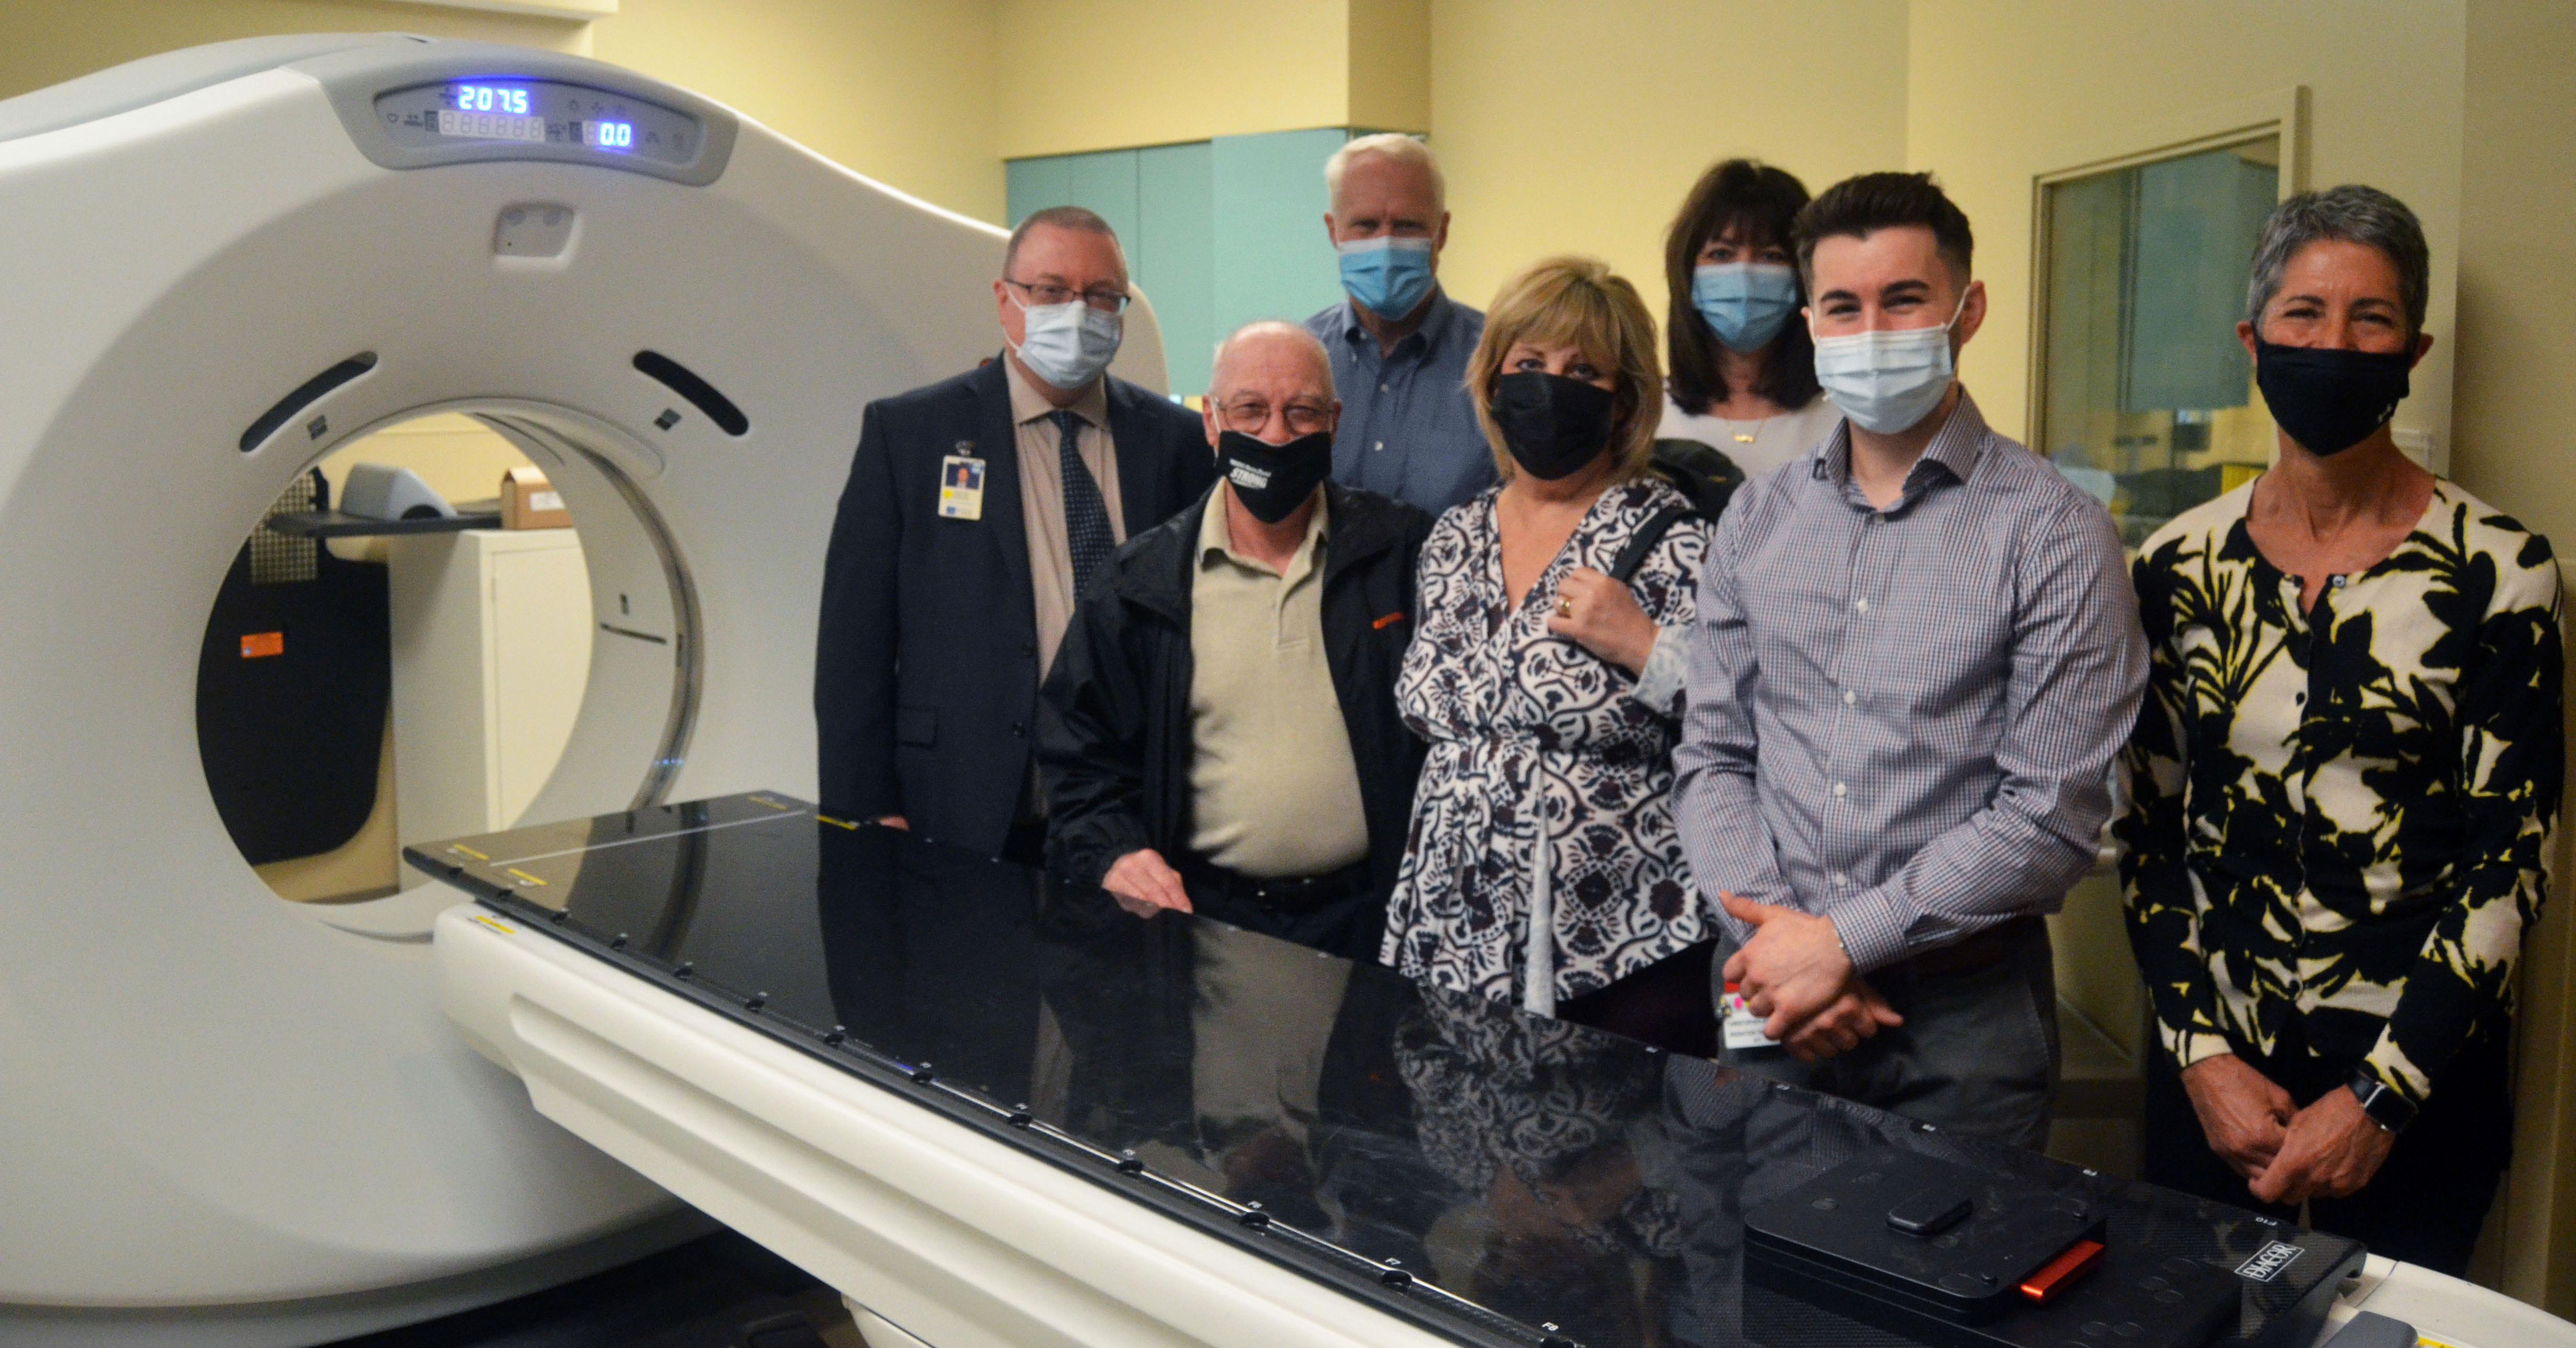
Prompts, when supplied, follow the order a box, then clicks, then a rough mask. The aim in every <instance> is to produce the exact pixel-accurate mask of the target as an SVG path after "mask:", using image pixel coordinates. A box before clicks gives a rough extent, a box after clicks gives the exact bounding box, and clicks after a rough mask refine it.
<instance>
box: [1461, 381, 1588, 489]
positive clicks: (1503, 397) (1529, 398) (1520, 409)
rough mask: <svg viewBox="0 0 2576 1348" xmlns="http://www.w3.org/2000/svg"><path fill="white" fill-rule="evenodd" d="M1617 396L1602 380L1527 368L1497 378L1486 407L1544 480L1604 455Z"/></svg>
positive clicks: (1518, 457)
mask: <svg viewBox="0 0 2576 1348" xmlns="http://www.w3.org/2000/svg"><path fill="white" fill-rule="evenodd" d="M1617 401H1618V399H1617V396H1616V395H1615V394H1613V393H1611V392H1610V390H1608V389H1606V388H1602V387H1600V386H1599V385H1597V384H1587V383H1585V382H1583V381H1582V380H1580V379H1568V378H1566V377H1565V376H1563V375H1560V374H1546V373H1543V372H1541V371H1537V370H1526V371H1521V372H1519V373H1515V374H1507V375H1504V376H1503V377H1502V378H1500V379H1497V380H1495V381H1494V401H1493V403H1492V404H1491V405H1490V406H1489V407H1488V408H1487V409H1486V410H1487V411H1488V412H1490V413H1491V414H1492V416H1493V418H1494V425H1495V427H1496V428H1498V429H1499V430H1501V431H1502V433H1503V447H1504V448H1506V449H1508V450H1510V451H1511V452H1512V461H1513V462H1514V463H1517V464H1519V465H1520V466H1521V467H1522V468H1524V469H1526V470H1528V472H1529V475H1530V476H1532V477H1534V478H1537V479H1539V480H1540V481H1542V482H1553V481H1555V480H1556V479H1558V478H1561V477H1565V476H1567V475H1569V474H1571V473H1574V472H1576V471H1577V470H1579V469H1581V468H1582V467H1583V465H1585V464H1587V463H1590V462H1592V461H1593V460H1594V459H1595V458H1597V457H1599V456H1600V454H1601V450H1602V448H1603V447H1604V446H1606V445H1608V444H1609V443H1610V418H1611V412H1612V410H1613V405H1614V404H1615V403H1616V402H1617Z"/></svg>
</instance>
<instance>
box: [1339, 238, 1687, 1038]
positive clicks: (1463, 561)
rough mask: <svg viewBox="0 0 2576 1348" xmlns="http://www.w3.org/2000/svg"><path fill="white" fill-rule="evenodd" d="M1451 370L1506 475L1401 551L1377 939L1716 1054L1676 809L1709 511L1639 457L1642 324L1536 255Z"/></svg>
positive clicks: (1590, 268) (1643, 446)
mask: <svg viewBox="0 0 2576 1348" xmlns="http://www.w3.org/2000/svg"><path fill="white" fill-rule="evenodd" d="M1467 391H1468V396H1469V398H1470V400H1471V401H1472V402H1473V403H1474V404H1475V407H1476V413H1477V419H1478V421H1479V423H1480V424H1481V425H1482V426H1483V428H1484V432H1485V438H1486V440H1487V441H1488V442H1489V443H1490V444H1491V445H1492V447H1493V452H1494V461H1495V466H1496V468H1497V470H1498V471H1499V472H1500V474H1501V477H1502V481H1501V482H1500V483H1499V484H1497V485H1496V486H1493V487H1490V488H1487V489H1486V490H1485V491H1484V492H1482V493H1480V494H1478V495H1477V496H1475V497H1473V498H1470V499H1469V500H1467V501H1465V502H1463V503H1461V504H1459V505H1457V506H1454V507H1452V508H1451V509H1450V510H1449V511H1448V512H1447V513H1446V514H1443V515H1442V516H1441V517H1440V520H1439V522H1438V523H1437V524H1435V525H1434V526H1433V527H1432V531H1431V537H1430V539H1429V540H1428V541H1427V542H1426V543H1425V544H1424V545H1423V549H1422V562H1421V570H1420V576H1419V580H1418V582H1417V587H1418V593H1419V598H1418V600H1417V603H1418V606H1419V609H1420V612H1419V615H1418V618H1417V625H1416V631H1415V636H1414V640H1413V644H1412V646H1411V647H1410V648H1409V649H1408V650H1407V651H1406V653H1405V658H1404V668H1403V672H1402V673H1401V674H1400V675H1399V677H1398V679H1397V682H1396V704H1397V709H1398V710H1399V711H1400V712H1401V713H1402V715H1403V717H1404V720H1405V724H1407V725H1408V726H1410V727H1411V728H1412V729H1413V731H1414V733H1415V734H1418V735H1420V736H1422V737H1423V738H1424V739H1425V740H1427V741H1429V743H1430V746H1431V750H1430V758H1429V761H1428V762H1427V764H1426V765H1425V766H1424V768H1423V772H1422V779H1421V785H1420V786H1419V787H1418V788H1417V789H1416V791H1415V793H1414V800H1413V823H1412V828H1411V831H1410V835H1409V837H1408V839H1407V845H1406V850H1405V858H1404V865H1403V869H1402V871H1401V872H1400V874H1399V875H1398V878H1397V880H1396V886H1395V894H1394V897H1393V899H1392V901H1391V903H1390V905H1389V908H1388V912H1387V938H1386V946H1385V958H1386V960H1387V962H1388V963H1390V964H1393V965H1394V966H1396V967H1397V968H1398V969H1399V970H1401V971H1403V972H1404V973H1406V974H1408V975H1411V976H1412V977H1415V978H1417V979H1421V980H1422V981H1425V982H1428V983H1430V984H1432V985H1434V986H1437V987H1445V988H1453V989H1457V990H1459V991H1467V992H1477V993H1482V994H1484V995H1486V996H1489V997H1493V998H1496V999H1499V1000H1504V1001H1510V1002H1515V1003H1517V1004H1519V1005H1521V1006H1523V1007H1525V1008H1527V1009H1530V1010H1533V1011H1537V1012H1539V1013H1540V1014H1543V1015H1555V1016H1558V1017H1560V1018H1563V1019H1567V1020H1573V1021H1578V1022H1580V1023H1585V1024H1593V1025H1599V1026H1601V1027H1603V1028H1605V1029H1612V1030H1616V1031H1618V1032H1620V1033H1623V1034H1627V1035H1630V1036H1632V1037H1635V1038H1639V1039H1644V1040H1646V1041H1647V1042H1650V1043H1658V1044H1662V1045H1663V1046H1665V1047H1667V1048H1671V1049H1673V1050H1675V1051H1677V1052H1689V1053H1697V1054H1702V1055H1706V1054H1710V1053H1713V1052H1714V1051H1715V1042H1714V1041H1715V1033H1716V1023H1715V1018H1714V1015H1713V1012H1712V1008H1711V1005H1710V1001H1709V996H1708V964H1709V959H1708V957H1709V951H1710V946H1709V941H1710V939H1711V938H1712V936H1713V935H1714V928H1713V927H1712V926H1711V925H1710V923H1709V921H1708V918H1707V915H1706V912H1705V910H1704V908H1703V906H1702V904H1701V901H1700V897H1699V894H1698V892H1697V891H1696V890H1695V889H1694V888H1693V887H1692V885H1691V881H1690V873H1689V867H1688V863H1687V862H1685V861H1684V860H1683V856H1682V848H1681V843H1680V840H1679V839H1678V838H1677V837H1676V836H1675V834H1674V831H1673V820H1672V809H1671V793H1672V785H1673V773H1672V748H1673V742H1674V738H1675V735H1676V733H1677V729H1678V718H1679V716H1680V713H1681V702H1682V641H1683V639H1684V636H1685V633H1686V631H1687V629H1688V627H1689V625H1690V621H1691V617H1692V614H1693V612H1694V606H1695V600H1696V595H1697V591H1698V586H1699V567H1700V559H1701V558H1702V557H1703V556H1704V555H1706V553H1707V550H1708V540H1709V526H1708V524H1707V522H1706V521H1704V520H1702V519H1700V518H1698V517H1697V516H1696V515H1689V514H1686V513H1685V512H1686V511H1687V510H1688V507H1689V505H1690V502H1689V501H1688V500H1687V499H1686V498H1685V497H1684V496H1683V495H1682V494H1681V492H1680V491H1678V490H1676V489H1675V488H1674V487H1673V486H1672V485H1671V484H1669V483H1667V482H1666V481H1665V480H1664V479H1663V478H1662V477H1660V476H1659V475H1657V474H1655V473H1654V472H1652V471H1649V469H1648V466H1647V456H1648V454H1649V452H1650V451H1651V449H1652V447H1653V444H1654V432H1655V422H1656V418H1657V416H1658V414H1659V413H1660V411H1661V407H1662V399H1663V381H1662V375H1661V372H1660V371H1659V370H1658V369H1657V367H1656V360H1655V323H1654V319H1653V318H1652V317H1651V316H1649V315H1648V313H1647V310H1646V306H1645V303H1644V302H1643V301H1642V300H1640V299H1639V298H1638V296H1637V290H1636V287H1634V286H1632V285H1630V284H1629V283H1628V282H1627V281H1625V280H1623V279H1621V278H1620V277H1618V276H1616V275H1614V274H1612V273H1611V271H1610V269H1609V267H1608V266H1606V265H1604V264H1603V263H1601V262H1598V261H1596V260H1593V259H1591V258H1582V257H1554V258H1548V259H1546V260H1544V261H1541V262H1539V263H1537V264H1535V265H1533V266H1531V267H1530V268H1529V269H1528V270H1526V271H1523V272H1522V273H1520V274H1519V275H1518V276H1515V277H1513V278H1512V279H1511V280H1510V281H1509V282H1507V283H1505V284H1504V286H1503V289H1502V292H1501V293H1500V294H1498V295H1497V296H1495V298H1494V303H1493V307H1492V308H1491V309H1490V310H1489V311H1488V312H1487V314H1486V317H1485V332H1484V337H1483V339H1482V340H1481V341H1480V342H1479V343H1478V344H1477V347H1476V352H1475V355H1474V356H1473V357H1472V358H1471V359H1470V361H1469V362H1468V369H1467ZM1632 544H1638V545H1640V546H1642V547H1643V549H1644V551H1643V553H1642V555H1641V556H1640V557H1638V558H1624V559H1623V556H1622V554H1623V553H1625V552H1627V551H1628V550H1629V549H1630V547H1631V545H1632ZM1622 560H1626V561H1628V562H1630V563H1631V565H1630V566H1629V567H1627V568H1622V567H1621V566H1620V562H1621V561H1622ZM1623 569H1625V570H1627V571H1628V572H1629V574H1628V575H1627V576H1626V579H1625V583H1622V581H1620V580H1616V579H1613V578H1612V575H1613V573H1615V572H1619V571H1621V570H1623Z"/></svg>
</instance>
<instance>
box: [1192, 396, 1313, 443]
mask: <svg viewBox="0 0 2576 1348" xmlns="http://www.w3.org/2000/svg"><path fill="white" fill-rule="evenodd" d="M1216 410H1217V419H1218V420H1219V421H1220V422H1221V423H1223V425H1224V426H1225V428H1226V429H1227V430H1229V431H1236V432H1240V433H1242V434H1244V435H1251V436H1258V435H1260V434H1261V433H1262V432H1263V431H1266V430H1268V429H1270V423H1271V418H1272V417H1273V416H1274V415H1277V416H1279V417H1283V418H1285V419H1286V421H1287V423H1288V433H1289V434H1290V435H1314V434H1316V433H1318V432H1321V431H1326V430H1330V429H1332V424H1333V412H1332V409H1331V408H1329V407H1327V406H1325V405H1324V404H1322V403H1319V402H1307V401H1305V400H1304V399H1297V400H1294V401H1291V402H1289V403H1288V404H1287V405H1285V406H1279V407H1274V405H1273V404H1272V403H1271V402H1270V400H1269V399H1267V398H1259V397H1239V398H1236V399H1235V400H1234V401H1232V402H1226V403H1219V404H1217V409H1216Z"/></svg>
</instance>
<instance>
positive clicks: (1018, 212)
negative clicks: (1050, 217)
mask: <svg viewBox="0 0 2576 1348" xmlns="http://www.w3.org/2000/svg"><path fill="white" fill-rule="evenodd" d="M1068 158H1069V156H1066V155H1049V156H1047V157H1046V158H1044V159H1013V160H1010V161H1008V162H1006V163H1004V164H1003V165H1002V184H1003V190H1004V193H1005V197H1006V201H1007V204H1006V205H1005V207H1004V209H1005V210H1006V211H1008V212H1009V214H1010V217H1011V228H1013V229H1018V228H1019V227H1020V222H1021V221H1023V220H1026V219H1028V218H1029V217H1030V216H1032V215H1035V214H1037V213H1038V212H1039V211H1042V210H1045V209H1046V208H1047V207H1049V206H1061V205H1063V204H1065V203H1066V202H1068V201H1071V200H1073V168H1072V165H1071V164H1069V163H1068V162H1066V161H1067V160H1068Z"/></svg>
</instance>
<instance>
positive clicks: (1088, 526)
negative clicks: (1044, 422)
mask: <svg viewBox="0 0 2576 1348" xmlns="http://www.w3.org/2000/svg"><path fill="white" fill-rule="evenodd" d="M1049 415H1050V416H1051V417H1052V418H1053V419H1054V421H1055V424H1056V429H1057V430H1060V431H1062V432H1063V433H1064V436H1063V438H1062V439H1061V440H1059V441H1057V447H1056V472H1057V473H1058V474H1059V475H1061V476H1062V477H1063V478H1064V541H1065V551H1067V552H1069V553H1071V554H1072V556H1073V594H1074V598H1076V599H1080V598H1081V597H1082V594H1083V592H1084V591H1085V590H1088V589H1090V588H1091V577H1092V575H1093V574H1094V573H1096V572H1098V571H1099V570H1100V564H1101V563H1102V562H1105V561H1108V560H1109V554H1110V552H1111V550H1112V549H1114V548H1116V547H1117V546H1118V539H1117V536H1116V535H1114V534H1112V533H1111V532H1110V531H1109V507H1108V505H1107V504H1106V503H1104V502H1103V501H1102V500H1101V499H1100V484H1099V483H1097V482H1094V481H1092V480H1091V470H1090V469H1089V468H1086V467H1084V466H1083V463H1082V443H1081V435H1082V418H1081V417H1079V416H1076V415H1074V414H1073V413H1071V412H1067V411H1061V410H1059V411H1056V412H1052V413H1050V414H1049Z"/></svg>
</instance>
